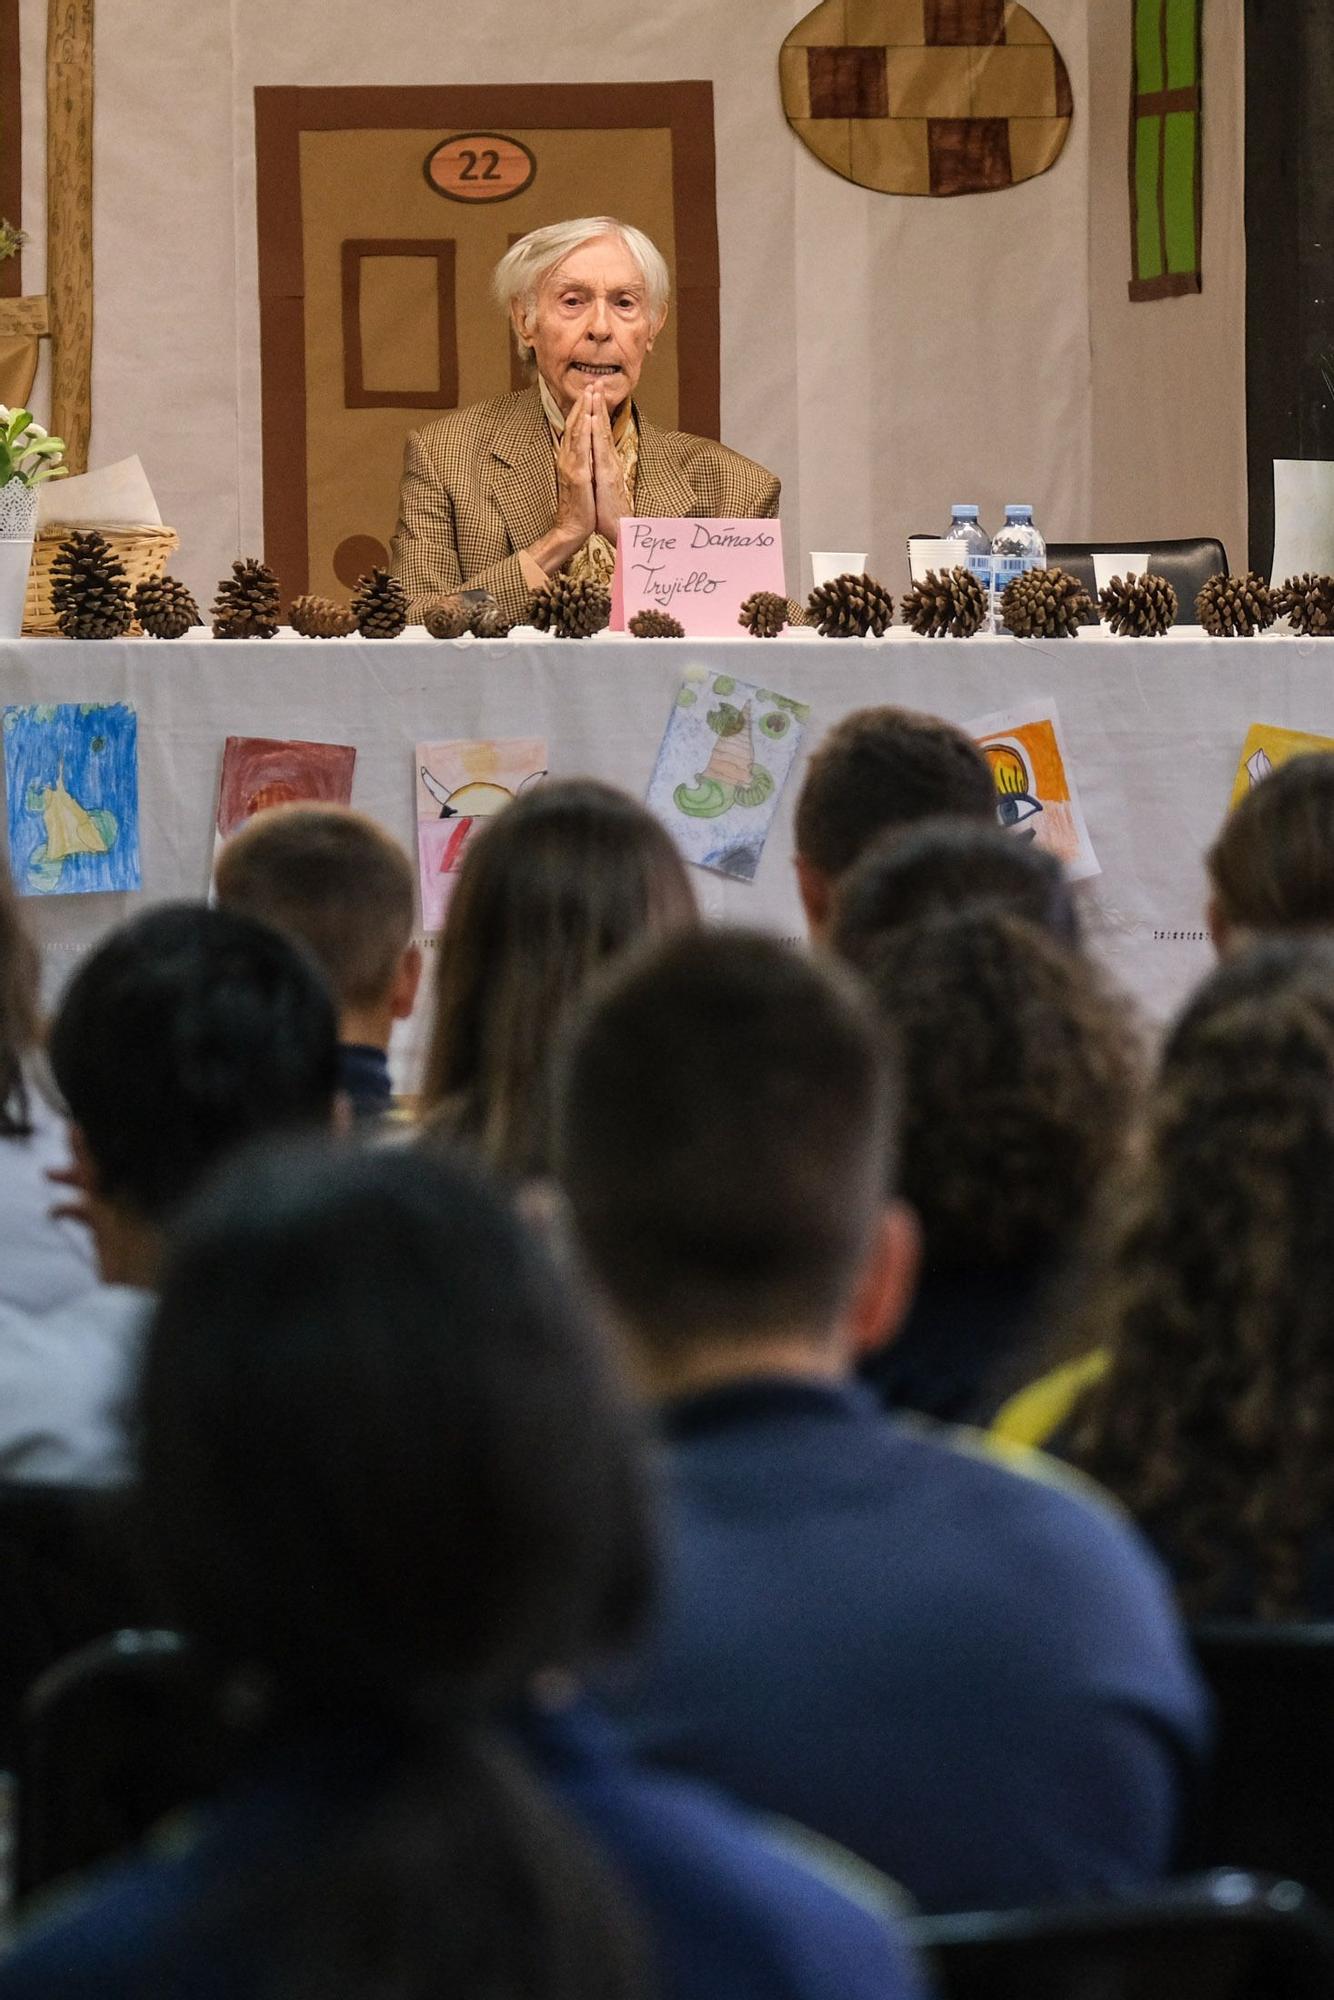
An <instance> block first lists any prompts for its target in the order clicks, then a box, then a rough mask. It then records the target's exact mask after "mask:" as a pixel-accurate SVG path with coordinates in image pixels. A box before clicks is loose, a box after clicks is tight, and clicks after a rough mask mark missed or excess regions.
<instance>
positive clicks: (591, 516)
mask: <svg viewBox="0 0 1334 2000" xmlns="http://www.w3.org/2000/svg"><path fill="white" fill-rule="evenodd" d="M596 393H597V392H596V390H594V389H591V388H590V389H585V391H584V393H583V395H582V396H580V398H579V400H578V402H577V403H575V405H574V407H573V408H572V409H571V411H570V413H569V415H568V416H567V417H566V419H565V429H564V431H563V432H562V433H561V440H560V444H559V446H558V447H557V451H556V520H555V524H554V525H553V526H552V527H551V528H549V529H548V530H547V532H546V534H545V535H543V537H542V539H541V541H540V542H534V543H533V546H532V548H531V549H530V550H529V551H528V553H529V554H530V555H531V556H532V558H533V560H534V562H536V563H538V564H540V566H541V567H542V568H543V569H544V570H546V572H547V574H548V575H550V574H552V572H553V571H555V570H558V569H560V568H562V567H563V565H564V564H565V563H567V562H568V561H569V560H570V557H571V556H572V555H573V554H574V552H575V550H576V549H581V548H582V547H583V545H584V543H585V542H586V541H587V540H588V538H589V536H590V535H591V534H592V533H593V530H594V528H595V527H596V526H597V506H596V502H595V499H594V490H593V411H592V401H593V397H594V396H595V395H596Z"/></svg>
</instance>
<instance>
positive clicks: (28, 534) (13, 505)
mask: <svg viewBox="0 0 1334 2000" xmlns="http://www.w3.org/2000/svg"><path fill="white" fill-rule="evenodd" d="M36 525H37V492H36V489H35V488H34V487H32V486H25V485H24V483H23V481H22V480H21V479H11V480H10V481H9V482H8V483H7V484H6V485H4V486H0V639H17V638H18V636H19V634H20V633H21V632H22V630H23V607H24V605H25V603H26V601H27V596H28V571H29V570H30V569H31V568H32V538H33V533H34V530H35V528H36Z"/></svg>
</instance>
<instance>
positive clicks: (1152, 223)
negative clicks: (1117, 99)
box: [1135, 118, 1163, 278]
mask: <svg viewBox="0 0 1334 2000" xmlns="http://www.w3.org/2000/svg"><path fill="white" fill-rule="evenodd" d="M1162 122H1163V121H1162V119H1161V118H1137V119H1136V120H1135V204H1136V208H1137V211H1138V213H1137V215H1136V237H1135V275H1136V277H1139V278H1160V277H1161V276H1162V274H1163V241H1162V233H1161V230H1160V227H1159V222H1158V131H1159V127H1160V126H1161V124H1162Z"/></svg>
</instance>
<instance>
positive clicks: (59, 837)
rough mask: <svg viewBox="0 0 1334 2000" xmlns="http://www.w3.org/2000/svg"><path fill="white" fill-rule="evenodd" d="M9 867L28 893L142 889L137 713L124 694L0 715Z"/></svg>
mask: <svg viewBox="0 0 1334 2000" xmlns="http://www.w3.org/2000/svg"><path fill="white" fill-rule="evenodd" d="M3 733H4V743H5V794H6V799H7V804H8V814H7V818H8V829H9V865H10V872H11V873H12V875H13V878H14V886H15V888H16V889H17V890H18V891H19V893H20V895H24V896H53V895H60V896H88V895H92V894H94V893H95V892H97V891H99V890H106V889H137V888H138V887H139V762H138V734H139V732H138V719H137V717H136V715H135V712H134V710H133V709H132V708H131V707H129V706H128V704H127V703H125V702H105V703H103V702H61V703H58V704H57V703H51V704H49V705H45V706H40V707H32V708H7V709H5V711H4V715H3Z"/></svg>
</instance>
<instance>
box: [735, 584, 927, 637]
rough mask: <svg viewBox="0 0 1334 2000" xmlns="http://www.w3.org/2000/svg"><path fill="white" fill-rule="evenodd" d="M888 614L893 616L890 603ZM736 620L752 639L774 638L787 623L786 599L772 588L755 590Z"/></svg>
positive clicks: (892, 608)
mask: <svg viewBox="0 0 1334 2000" xmlns="http://www.w3.org/2000/svg"><path fill="white" fill-rule="evenodd" d="M889 615H890V617H891V618H892V617H893V616H894V607H893V605H892V604H891V605H890V611H889ZM736 622H737V624H738V625H744V626H745V628H746V630H747V631H748V632H749V633H750V635H751V637H752V638H753V639H776V638H777V637H778V635H779V633H780V632H781V631H782V629H783V627H784V626H785V625H786V624H787V599H786V598H785V597H780V596H779V595H778V593H777V591H774V590H757V591H755V592H754V593H753V595H751V596H750V597H748V598H747V599H746V601H745V603H744V604H743V605H742V607H741V612H740V616H739V617H738V618H737V621H736Z"/></svg>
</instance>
